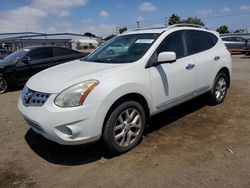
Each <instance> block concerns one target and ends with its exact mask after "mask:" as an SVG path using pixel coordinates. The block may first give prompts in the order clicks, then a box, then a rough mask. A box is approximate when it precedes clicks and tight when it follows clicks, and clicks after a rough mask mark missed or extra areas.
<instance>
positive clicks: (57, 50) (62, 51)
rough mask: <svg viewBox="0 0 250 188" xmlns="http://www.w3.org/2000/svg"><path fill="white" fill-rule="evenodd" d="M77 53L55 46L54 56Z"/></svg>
mask: <svg viewBox="0 0 250 188" xmlns="http://www.w3.org/2000/svg"><path fill="white" fill-rule="evenodd" d="M73 54H77V53H75V52H74V51H73V50H69V49H66V48H55V56H65V55H73Z"/></svg>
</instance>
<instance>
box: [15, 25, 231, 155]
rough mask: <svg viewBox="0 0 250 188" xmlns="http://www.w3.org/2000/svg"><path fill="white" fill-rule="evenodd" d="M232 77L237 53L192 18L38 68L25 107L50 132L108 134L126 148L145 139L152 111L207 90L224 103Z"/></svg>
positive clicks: (66, 138) (113, 145)
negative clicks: (66, 60)
mask: <svg viewBox="0 0 250 188" xmlns="http://www.w3.org/2000/svg"><path fill="white" fill-rule="evenodd" d="M114 44H115V45H117V44H121V45H122V46H126V47H127V48H126V50H123V51H121V50H118V51H115V49H116V48H112V46H113V45H114ZM230 77H231V55H230V53H229V52H228V50H227V49H226V47H225V45H224V44H223V42H222V40H221V39H220V37H219V34H218V33H216V32H214V31H210V30H208V29H205V28H201V27H199V26H196V25H189V24H178V25H173V26H170V27H167V28H156V29H145V30H136V31H133V32H129V33H125V34H122V35H120V36H118V37H115V38H113V39H112V40H110V41H109V42H107V43H105V44H104V45H102V46H101V47H99V48H98V49H97V50H95V51H94V52H93V53H91V54H90V55H89V56H87V57H86V58H85V59H82V60H77V61H72V62H70V63H66V64H63V65H59V66H55V67H53V68H50V69H47V70H45V71H42V72H40V73H38V74H36V75H35V76H33V77H32V78H31V79H30V80H29V81H28V82H27V84H26V86H25V87H24V89H23V92H22V95H21V97H20V100H19V104H18V108H19V110H20V112H21V113H22V114H23V116H24V119H25V120H26V121H27V123H28V124H29V126H30V127H31V128H32V129H33V130H34V131H35V132H37V133H39V134H41V135H43V136H44V137H46V138H47V139H50V140H52V141H55V142H57V143H59V144H64V145H75V144H85V143H89V142H94V141H97V140H99V139H102V142H103V143H104V144H105V146H106V147H107V148H108V149H110V150H111V151H114V152H119V153H122V152H126V151H128V150H130V149H131V148H133V147H135V146H136V145H137V144H138V142H139V141H140V139H141V137H142V134H143V131H144V128H145V125H147V124H148V123H149V120H150V117H151V116H152V115H155V114H157V113H159V112H162V111H164V110H166V109H169V108H171V107H173V106H176V105H178V104H180V103H183V102H185V101H187V100H190V99H192V98H194V97H197V96H199V95H201V94H205V93H206V94H207V96H208V99H209V101H210V102H211V103H212V104H219V103H221V102H223V100H224V98H225V95H226V92H227V89H228V87H229V84H230Z"/></svg>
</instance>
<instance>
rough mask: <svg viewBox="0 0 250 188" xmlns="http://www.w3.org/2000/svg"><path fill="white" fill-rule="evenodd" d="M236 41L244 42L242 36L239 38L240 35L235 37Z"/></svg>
mask: <svg viewBox="0 0 250 188" xmlns="http://www.w3.org/2000/svg"><path fill="white" fill-rule="evenodd" d="M236 41H238V42H245V39H243V38H241V37H237V38H236Z"/></svg>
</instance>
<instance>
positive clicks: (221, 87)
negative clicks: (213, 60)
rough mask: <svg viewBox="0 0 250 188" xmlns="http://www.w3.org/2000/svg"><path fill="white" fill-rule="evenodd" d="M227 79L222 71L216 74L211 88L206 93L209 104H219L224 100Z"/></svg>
mask: <svg viewBox="0 0 250 188" xmlns="http://www.w3.org/2000/svg"><path fill="white" fill-rule="evenodd" d="M228 79H229V78H228V77H227V75H226V74H225V73H224V72H220V73H218V74H217V76H216V78H215V80H214V85H213V88H212V89H211V91H210V92H209V93H208V101H209V103H210V104H211V105H216V104H220V103H222V102H223V101H224V99H225V97H226V94H227V88H228Z"/></svg>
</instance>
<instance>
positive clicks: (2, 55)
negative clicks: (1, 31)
mask: <svg viewBox="0 0 250 188" xmlns="http://www.w3.org/2000/svg"><path fill="white" fill-rule="evenodd" d="M11 53H12V52H10V51H7V50H5V49H2V48H0V59H3V58H5V57H6V56H7V55H9V54H11Z"/></svg>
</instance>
